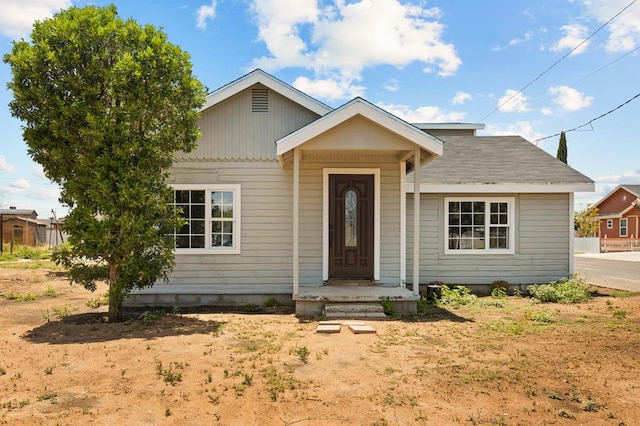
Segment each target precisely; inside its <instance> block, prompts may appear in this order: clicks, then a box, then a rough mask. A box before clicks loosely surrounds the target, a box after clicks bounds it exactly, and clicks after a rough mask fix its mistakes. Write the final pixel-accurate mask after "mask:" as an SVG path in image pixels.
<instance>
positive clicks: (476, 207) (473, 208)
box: [445, 198, 514, 253]
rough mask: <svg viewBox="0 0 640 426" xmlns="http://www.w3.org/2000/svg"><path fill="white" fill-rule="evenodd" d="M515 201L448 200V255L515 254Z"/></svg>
mask: <svg viewBox="0 0 640 426" xmlns="http://www.w3.org/2000/svg"><path fill="white" fill-rule="evenodd" d="M513 203H514V202H513V198H499V199H498V198H488V199H468V198H464V199H463V198H446V199H445V221H446V226H445V229H446V231H445V232H446V234H445V253H513V252H514V247H513V245H514V232H513Z"/></svg>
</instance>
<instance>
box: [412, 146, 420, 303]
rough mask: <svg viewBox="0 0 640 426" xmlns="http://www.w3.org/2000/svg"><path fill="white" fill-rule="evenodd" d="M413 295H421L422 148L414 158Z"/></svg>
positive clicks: (418, 149)
mask: <svg viewBox="0 0 640 426" xmlns="http://www.w3.org/2000/svg"><path fill="white" fill-rule="evenodd" d="M413 164H414V165H413V294H414V295H415V296H418V295H419V294H420V168H421V167H420V148H419V147H418V148H416V150H415V153H414V156H413Z"/></svg>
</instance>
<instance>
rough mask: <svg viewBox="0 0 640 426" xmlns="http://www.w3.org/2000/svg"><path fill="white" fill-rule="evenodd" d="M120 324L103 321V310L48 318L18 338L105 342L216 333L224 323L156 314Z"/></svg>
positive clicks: (32, 341)
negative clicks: (45, 321) (57, 318)
mask: <svg viewBox="0 0 640 426" xmlns="http://www.w3.org/2000/svg"><path fill="white" fill-rule="evenodd" d="M139 318H140V319H135V320H129V321H124V322H120V323H109V322H106V314H105V313H88V314H78V315H70V316H68V317H65V318H63V319H62V320H59V321H50V322H47V323H46V324H44V325H41V326H39V327H36V328H34V329H33V330H30V331H28V332H27V333H25V334H24V335H22V338H23V339H25V340H27V341H29V342H31V343H47V344H53V345H55V344H73V343H78V344H82V343H93V342H108V341H114V340H120V339H144V340H153V339H158V338H162V337H167V336H185V335H194V334H216V333H218V332H219V331H220V328H221V327H222V326H223V325H224V324H225V323H224V322H217V321H205V320H200V319H198V318H193V317H187V316H181V315H173V314H160V315H158V316H157V318H155V317H147V318H145V317H139Z"/></svg>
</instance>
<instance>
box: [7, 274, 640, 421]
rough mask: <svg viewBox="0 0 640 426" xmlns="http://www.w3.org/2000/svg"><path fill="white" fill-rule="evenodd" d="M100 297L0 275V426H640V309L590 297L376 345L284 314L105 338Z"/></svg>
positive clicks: (164, 322)
mask: <svg viewBox="0 0 640 426" xmlns="http://www.w3.org/2000/svg"><path fill="white" fill-rule="evenodd" d="M104 291H105V289H104V288H100V289H99V290H98V292H96V293H90V292H88V291H86V290H84V289H83V288H81V287H77V286H70V285H69V284H68V282H67V281H66V280H65V277H64V274H63V273H61V272H56V271H51V270H46V269H37V270H16V269H0V294H1V296H2V297H0V424H2V423H4V424H12V425H14V424H15V425H37V424H44V425H78V424H97V425H102V424H104V425H107V424H108V425H113V424H118V425H120V424H122V425H123V424H127V425H129V424H131V425H146V424H149V425H155V424H157V425H173V424H175V425H216V424H220V425H243V424H247V425H257V424H259V425H396V424H402V425H409V424H428V425H432V424H439V425H449V424H452V425H456V424H462V425H485V424H486V425H551V424H556V425H562V424H569V425H634V424H638V422H639V419H640V374H639V372H640V314H639V312H640V310H639V308H640V296H638V295H634V296H630V297H613V296H612V295H603V294H602V292H603V290H601V294H600V295H598V296H597V297H594V298H593V299H592V300H591V301H589V302H587V303H582V304H579V305H556V304H544V305H542V304H532V302H531V300H530V299H527V298H522V299H517V298H513V297H510V298H508V299H507V300H506V301H497V300H496V299H492V298H481V299H480V300H479V302H478V303H476V304H475V305H473V306H470V307H461V308H456V309H448V310H443V309H438V308H433V309H432V310H431V311H430V313H429V315H427V316H426V317H425V318H417V319H411V320H406V319H405V320H398V319H391V320H387V321H368V322H367V324H369V325H372V326H373V327H374V328H375V329H376V330H377V334H375V335H363V334H360V335H356V334H352V333H351V332H350V331H348V330H346V329H345V328H344V327H343V329H342V332H341V333H339V334H333V335H321V334H316V333H315V329H316V325H317V322H315V321H309V320H300V319H298V318H296V317H295V316H293V315H292V314H287V313H280V314H249V313H229V312H227V313H197V314H195V313H193V314H185V313H183V314H178V313H176V314H165V315H162V316H158V315H156V314H155V313H154V312H147V313H146V314H144V315H143V317H142V320H141V319H135V320H131V321H128V322H124V323H120V324H108V323H104V322H103V321H102V320H103V317H104V314H105V308H104V307H98V308H91V307H88V306H87V302H88V301H91V302H94V303H95V302H96V301H97V299H98V298H99V297H100V296H101V295H102V294H103V293H104ZM29 293H31V298H34V297H35V299H34V300H25V301H19V299H25V298H27V299H28V298H30V297H28V296H29ZM25 295H26V296H27V297H25ZM616 295H617V296H620V294H616ZM496 304H498V305H499V304H503V306H502V307H499V306H495V305H496ZM132 315H134V314H133V313H132ZM61 317H63V318H62V319H61ZM135 317H136V318H139V313H136V314H135Z"/></svg>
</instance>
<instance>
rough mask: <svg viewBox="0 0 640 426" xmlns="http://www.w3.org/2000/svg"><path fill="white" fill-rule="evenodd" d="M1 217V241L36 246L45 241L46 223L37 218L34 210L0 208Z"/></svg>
mask: <svg viewBox="0 0 640 426" xmlns="http://www.w3.org/2000/svg"><path fill="white" fill-rule="evenodd" d="M0 217H1V218H2V231H1V232H2V233H1V236H0V239H1V240H2V242H3V243H9V244H11V243H12V242H13V244H20V245H25V246H36V245H39V244H45V243H46V241H47V240H46V230H47V224H46V222H45V221H42V220H38V213H36V211H35V210H29V209H17V208H15V207H10V208H9V209H0Z"/></svg>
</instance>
